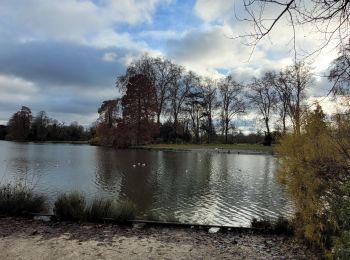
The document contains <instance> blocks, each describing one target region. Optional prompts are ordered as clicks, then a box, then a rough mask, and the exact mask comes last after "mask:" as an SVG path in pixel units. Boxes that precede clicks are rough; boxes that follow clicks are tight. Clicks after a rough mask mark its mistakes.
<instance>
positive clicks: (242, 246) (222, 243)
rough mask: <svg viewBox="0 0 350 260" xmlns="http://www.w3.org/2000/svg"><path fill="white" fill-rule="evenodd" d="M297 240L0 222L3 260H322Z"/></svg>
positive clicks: (148, 229) (183, 229)
mask: <svg viewBox="0 0 350 260" xmlns="http://www.w3.org/2000/svg"><path fill="white" fill-rule="evenodd" d="M319 258H320V255H318V254H317V253H316V252H312V251H311V250H309V249H307V248H306V247H305V246H304V245H302V244H300V243H299V242H297V241H296V240H295V239H294V238H291V237H286V236H281V235H278V236H277V235H258V234H251V233H237V232H229V233H228V232H226V233H222V232H218V233H215V234H209V233H208V232H207V231H206V230H197V229H190V228H187V229H185V228H164V227H161V228H160V227H121V226H117V225H111V224H91V223H82V224H79V223H64V222H58V223H54V222H40V221H34V220H28V219H12V218H2V219H0V259H2V260H8V259H16V260H17V259H23V260H30V259H33V260H34V259H35V260H40V259H50V260H53V259H74V260H78V259H84V260H85V259H177V260H178V259H319Z"/></svg>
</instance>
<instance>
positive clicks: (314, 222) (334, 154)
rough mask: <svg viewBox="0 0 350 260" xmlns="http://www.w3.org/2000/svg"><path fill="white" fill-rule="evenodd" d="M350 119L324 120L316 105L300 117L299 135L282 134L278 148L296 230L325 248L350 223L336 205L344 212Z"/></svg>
mask: <svg viewBox="0 0 350 260" xmlns="http://www.w3.org/2000/svg"><path fill="white" fill-rule="evenodd" d="M349 118H350V117H337V119H336V120H333V122H331V123H328V122H326V117H325V114H324V113H323V111H322V109H321V107H320V106H319V105H317V106H316V109H315V110H314V111H312V112H308V113H307V114H306V117H305V119H304V120H302V131H301V132H300V134H297V133H292V134H287V135H285V136H284V137H283V138H282V140H281V144H280V145H279V147H278V153H279V156H280V158H281V159H282V160H281V165H280V167H279V171H278V177H279V180H280V181H281V182H282V183H284V184H285V185H286V188H287V192H288V194H289V195H290V196H291V197H292V198H293V200H294V202H295V211H296V212H295V220H294V221H293V225H294V228H295V231H296V234H297V235H299V236H301V237H303V238H305V239H307V240H308V241H309V242H311V243H312V244H314V245H317V246H319V247H321V248H323V249H328V250H329V249H330V248H331V246H332V239H333V238H334V237H335V236H337V234H339V232H343V231H346V232H348V230H349V227H350V226H349V224H348V223H350V222H349V217H348V216H347V217H346V218H344V216H341V214H340V213H341V211H340V209H342V210H344V209H346V208H347V210H349V204H347V205H345V204H344V202H345V201H344V200H345V199H344V196H345V195H346V194H349V190H348V189H345V190H344V187H346V186H348V185H349V183H350V179H349V173H348V169H349V158H350V157H349V141H350V140H349V134H348V132H349V130H348V125H349ZM345 125H346V127H345V128H344V127H343V126H345ZM347 201H348V200H347ZM344 221H345V223H344ZM342 227H346V228H347V229H346V230H343V229H342Z"/></svg>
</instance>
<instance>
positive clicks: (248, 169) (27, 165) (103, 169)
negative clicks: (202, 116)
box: [0, 141, 293, 226]
mask: <svg viewBox="0 0 350 260" xmlns="http://www.w3.org/2000/svg"><path fill="white" fill-rule="evenodd" d="M277 165H278V164H277V159H276V158H275V157H274V156H272V155H260V154H224V153H217V152H213V151H212V152H203V151H198V152H196V151H192V152H188V151H187V152H185V151H184V152H172V151H148V150H115V149H112V148H106V147H95V146H89V145H72V144H49V143H43V144H41V143H16V142H7V141H0V183H1V184H6V183H14V182H16V183H19V182H20V183H22V184H26V185H29V186H30V187H33V188H34V191H35V192H37V193H40V194H44V195H45V196H46V197H47V198H48V200H49V201H50V202H51V203H52V202H53V201H54V199H55V198H56V197H57V195H58V194H60V193H62V192H68V191H76V190H78V191H82V192H83V193H84V195H85V196H86V197H87V199H92V198H94V197H104V198H112V199H116V200H118V201H120V200H124V199H130V200H132V201H133V202H134V203H135V204H136V206H137V209H138V217H139V218H145V216H146V215H154V216H158V217H159V218H161V219H163V220H174V219H176V220H177V221H180V222H191V223H200V224H213V225H230V226H231V225H232V226H249V225H250V221H251V220H252V218H254V217H257V218H268V219H276V218H277V217H278V216H280V215H282V216H286V217H288V216H291V214H292V213H293V204H292V203H291V201H290V200H288V199H287V198H286V197H285V195H284V192H283V189H282V187H281V186H280V185H279V184H278V183H277V182H276V179H275V173H276V169H277Z"/></svg>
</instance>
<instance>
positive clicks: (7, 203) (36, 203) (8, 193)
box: [0, 185, 46, 216]
mask: <svg viewBox="0 0 350 260" xmlns="http://www.w3.org/2000/svg"><path fill="white" fill-rule="evenodd" d="M45 206H46V205H45V198H44V197H43V196H40V195H36V194H34V193H33V192H32V190H30V189H28V188H27V187H23V186H21V185H15V186H13V185H5V186H2V187H0V214H3V215H7V216H25V215H27V214H28V213H29V212H34V213H39V212H42V211H44V210H45V209H46V207H45Z"/></svg>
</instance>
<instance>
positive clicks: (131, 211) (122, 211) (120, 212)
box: [111, 200, 136, 222]
mask: <svg viewBox="0 0 350 260" xmlns="http://www.w3.org/2000/svg"><path fill="white" fill-rule="evenodd" d="M135 216H136V206H135V204H134V203H133V202H132V201H130V200H125V201H121V202H119V203H113V204H112V208H111V217H112V218H113V219H115V220H117V221H120V222H126V221H127V220H132V219H134V218H135Z"/></svg>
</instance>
